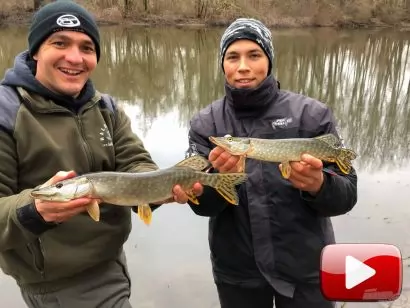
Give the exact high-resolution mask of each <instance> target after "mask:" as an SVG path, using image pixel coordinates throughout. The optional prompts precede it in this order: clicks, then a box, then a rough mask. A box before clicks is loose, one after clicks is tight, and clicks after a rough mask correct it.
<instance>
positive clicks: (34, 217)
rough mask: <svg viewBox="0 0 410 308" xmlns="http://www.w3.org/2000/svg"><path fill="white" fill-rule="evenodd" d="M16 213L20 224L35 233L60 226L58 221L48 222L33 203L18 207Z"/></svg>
mask: <svg viewBox="0 0 410 308" xmlns="http://www.w3.org/2000/svg"><path fill="white" fill-rule="evenodd" d="M16 214H17V219H18V220H19V222H20V224H21V225H22V226H23V227H24V228H25V229H27V230H28V231H30V232H31V233H33V234H35V235H40V234H42V233H44V232H45V231H47V230H50V229H53V228H55V227H57V226H58V224H57V223H52V222H46V221H45V220H44V219H43V217H41V215H40V213H39V212H38V211H37V209H36V207H35V206H34V204H32V203H30V204H27V205H25V206H23V207H20V208H18V209H17V210H16Z"/></svg>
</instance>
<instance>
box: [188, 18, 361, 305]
mask: <svg viewBox="0 0 410 308" xmlns="http://www.w3.org/2000/svg"><path fill="white" fill-rule="evenodd" d="M220 58H221V67H222V71H223V73H224V75H225V95H224V97H222V98H221V99H218V100H216V101H215V102H212V103H211V104H210V105H209V106H207V107H205V108H204V109H202V110H200V111H199V112H198V113H197V114H196V115H194V116H193V118H192V119H191V122H190V125H191V127H190V131H189V142H190V146H189V150H188V153H189V154H199V155H203V156H205V157H207V158H208V159H209V160H210V162H211V163H212V166H213V168H212V169H211V170H210V172H221V173H224V172H235V171H240V169H241V166H242V165H241V163H240V160H239V157H237V156H233V155H230V154H229V153H228V152H226V151H224V150H223V149H222V148H221V147H218V146H215V145H213V144H212V143H211V142H210V141H209V137H210V136H225V135H227V134H229V135H231V136H238V137H253V138H263V139H282V138H313V137H317V136H320V135H323V134H327V133H333V134H335V135H336V136H338V133H337V131H336V125H335V120H334V118H333V115H332V112H331V110H330V109H329V108H328V107H327V106H326V105H325V104H323V103H321V102H319V101H317V100H315V99H313V98H309V97H306V96H303V95H300V94H296V93H292V92H289V91H283V90H281V89H280V87H279V83H278V82H277V80H276V79H275V78H274V77H273V75H272V67H273V61H274V51H273V47H272V38H271V33H270V31H269V29H268V28H267V27H266V26H265V25H264V24H262V23H261V22H260V21H258V20H255V19H245V18H240V19H238V20H236V21H234V22H233V23H232V24H231V25H230V26H229V27H228V28H227V29H226V30H225V32H224V34H223V35H222V38H221V43H220ZM295 73H296V74H297V72H295ZM325 167H326V168H324V163H323V162H322V161H321V160H319V159H317V158H315V157H313V156H310V155H304V156H302V160H301V161H300V162H291V163H290V171H291V172H290V177H289V178H288V179H285V178H283V177H282V175H281V172H280V170H281V169H282V165H280V164H279V165H278V164H275V163H271V162H263V161H259V160H254V159H247V160H246V165H245V172H246V173H247V174H248V175H249V178H248V180H247V181H246V182H245V183H243V184H241V185H240V186H238V187H237V191H238V195H239V200H240V201H239V206H235V207H232V206H230V205H229V204H228V203H227V202H226V201H224V200H223V199H222V198H221V197H220V196H219V194H218V193H217V192H215V190H214V189H212V188H208V187H207V188H204V192H203V194H202V195H201V196H200V197H198V200H199V203H200V204H199V205H198V206H194V205H193V204H191V203H190V205H191V208H192V210H193V211H194V212H195V213H196V214H197V215H201V216H209V217H210V222H209V245H210V250H211V262H212V268H213V275H214V280H215V283H216V286H217V291H218V294H219V300H220V303H221V308H254V307H257V308H272V307H273V305H274V303H275V307H276V308H331V307H334V303H332V302H329V301H327V300H326V299H325V298H323V296H322V293H321V290H320V285H319V265H320V255H321V251H322V249H323V248H324V246H325V245H327V244H332V243H334V242H335V238H334V234H333V228H332V224H331V221H330V217H332V216H337V215H343V214H345V213H347V212H348V211H350V210H351V209H352V208H353V206H354V205H355V204H356V199H357V177H356V172H355V170H354V169H352V170H351V172H350V174H348V175H344V174H342V173H341V172H340V170H339V168H338V167H337V166H336V165H335V164H334V163H329V164H326V165H325Z"/></svg>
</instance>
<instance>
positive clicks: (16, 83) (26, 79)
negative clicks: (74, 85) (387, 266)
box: [0, 51, 95, 111]
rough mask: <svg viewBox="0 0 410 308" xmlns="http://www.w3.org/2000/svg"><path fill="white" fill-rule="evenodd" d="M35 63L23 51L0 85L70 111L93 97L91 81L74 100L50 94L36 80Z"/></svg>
mask: <svg viewBox="0 0 410 308" xmlns="http://www.w3.org/2000/svg"><path fill="white" fill-rule="evenodd" d="M35 72H36V62H35V61H34V60H33V59H32V58H31V57H30V56H29V53H28V51H24V52H22V53H20V54H18V55H17V56H16V58H15V59H14V67H13V68H10V69H8V70H7V71H6V74H5V76H4V79H3V80H2V81H1V82H0V84H2V85H6V86H11V87H22V88H24V89H25V90H27V91H29V92H34V93H36V94H39V95H41V96H42V97H44V98H46V99H51V100H53V101H54V102H55V103H56V104H58V105H61V106H64V107H66V108H68V109H70V110H75V111H77V110H78V109H79V108H80V107H81V106H83V105H84V104H86V103H87V102H88V101H89V100H91V98H93V97H94V95H95V89H94V86H93V84H92V82H91V80H87V82H86V84H85V86H84V88H83V89H82V91H81V93H80V95H79V96H78V97H76V98H74V97H72V96H69V95H65V94H59V93H55V92H52V91H51V90H49V89H48V88H46V87H45V86H43V85H42V84H41V83H40V82H39V81H38V80H37V79H36V78H35Z"/></svg>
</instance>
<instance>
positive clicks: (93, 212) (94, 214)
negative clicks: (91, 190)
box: [87, 200, 100, 221]
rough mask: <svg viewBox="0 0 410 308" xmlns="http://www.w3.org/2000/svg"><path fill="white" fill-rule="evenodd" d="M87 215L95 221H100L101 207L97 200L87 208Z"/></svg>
mask: <svg viewBox="0 0 410 308" xmlns="http://www.w3.org/2000/svg"><path fill="white" fill-rule="evenodd" d="M87 213H88V215H90V217H91V218H92V219H93V220H94V221H100V206H99V205H98V202H97V200H93V201H92V202H91V203H90V204H89V205H88V206H87Z"/></svg>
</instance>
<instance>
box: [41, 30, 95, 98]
mask: <svg viewBox="0 0 410 308" xmlns="http://www.w3.org/2000/svg"><path fill="white" fill-rule="evenodd" d="M33 58H34V60H36V61H37V71H36V79H37V80H38V81H40V83H41V84H42V85H43V86H45V87H46V88H48V89H49V90H51V91H53V92H55V93H59V94H65V95H70V96H73V97H76V96H77V95H78V94H79V93H80V92H81V90H82V88H83V87H84V85H85V83H86V82H87V80H88V78H89V77H90V74H91V73H92V71H93V70H94V69H95V67H96V65H97V55H96V50H95V45H94V43H93V41H92V40H91V38H90V37H89V36H88V35H86V34H84V33H80V32H75V31H60V32H56V33H54V34H52V35H51V36H49V37H48V38H47V40H46V41H44V42H43V44H42V45H41V46H40V48H39V50H38V51H37V53H36V54H35V55H34V56H33Z"/></svg>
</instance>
